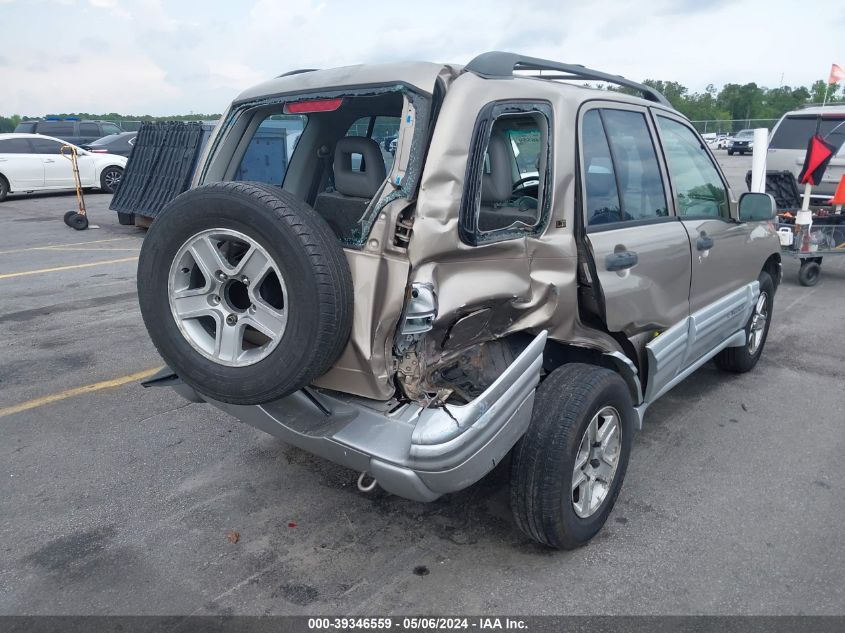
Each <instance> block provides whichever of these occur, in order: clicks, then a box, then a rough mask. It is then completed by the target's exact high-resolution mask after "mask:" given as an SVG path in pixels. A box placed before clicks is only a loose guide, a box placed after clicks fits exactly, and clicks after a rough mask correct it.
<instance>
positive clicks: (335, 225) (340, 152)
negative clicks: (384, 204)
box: [314, 136, 387, 239]
mask: <svg viewBox="0 0 845 633" xmlns="http://www.w3.org/2000/svg"><path fill="white" fill-rule="evenodd" d="M356 154H358V155H360V156H361V162H360V168H359V169H353V160H352V157H353V156H354V155H356ZM386 177H387V172H386V170H385V168H384V159H383V158H382V155H381V150H380V149H379V146H378V143H376V142H375V141H374V140H372V139H369V138H366V137H363V136H347V137H344V138H342V139H340V140H339V141H338V142H337V145H335V150H334V188H335V191H333V192H330V193H329V192H323V193H320V194H318V195H317V198H316V200H315V201H314V210H315V211H316V212H317V213H319V214H320V215H321V216H322V217H323V219H324V220H326V222H327V223H328V224H329V226H330V227H332V229H333V230H334V232H335V233H336V234H337V236H338V237H340V238H346V239H356V238H358V237H360V236H357V235H355V233H354V232H355V230H356V229H357V228H358V227H359V226H360V222H361V216H363V214H364V211H366V209H367V206H368V205H369V203H370V200H372V198H373V197H374V196H375V195H376V194H377V193H378V190H379V188H381V185H382V183H383V182H384V179H385V178H386Z"/></svg>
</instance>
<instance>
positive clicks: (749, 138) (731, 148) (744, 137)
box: [727, 130, 754, 156]
mask: <svg viewBox="0 0 845 633" xmlns="http://www.w3.org/2000/svg"><path fill="white" fill-rule="evenodd" d="M727 146H728V156H733V155H734V154H740V155H742V154H745V153H750V152H752V151H753V150H754V130H740V131H739V132H737V133H736V134H734V135H733V136H731V137H730V138H728V141H727Z"/></svg>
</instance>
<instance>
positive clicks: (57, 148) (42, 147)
mask: <svg viewBox="0 0 845 633" xmlns="http://www.w3.org/2000/svg"><path fill="white" fill-rule="evenodd" d="M29 142H30V143H32V153H33V154H61V148H62V144H61V143H58V142H56V141H52V140H50V139H48V138H33V139H30V141H29Z"/></svg>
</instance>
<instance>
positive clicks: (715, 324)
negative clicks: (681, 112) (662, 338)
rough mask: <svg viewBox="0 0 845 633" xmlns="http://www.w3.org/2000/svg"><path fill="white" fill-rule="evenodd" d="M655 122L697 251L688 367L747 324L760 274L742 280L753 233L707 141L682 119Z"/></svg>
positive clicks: (694, 252) (665, 117)
mask: <svg viewBox="0 0 845 633" xmlns="http://www.w3.org/2000/svg"><path fill="white" fill-rule="evenodd" d="M656 119H657V124H658V128H659V130H660V137H661V141H662V144H663V151H664V154H665V157H666V163H667V166H668V169H669V177H670V181H671V185H672V192H673V194H674V195H673V198H674V200H673V204H674V206H675V210H676V213H677V215H678V217H680V218H681V220H682V223H683V226H684V227H685V228H686V230H687V233H689V240H690V244H691V246H692V283H691V284H690V296H689V302H690V317H691V324H690V341H689V350H688V352H687V363H686V364H688V365H689V364H692V363H693V362H695V361H696V360H698V359H699V358H701V357H702V356H703V355H704V354H707V353H708V352H710V351H711V350H712V349H713V348H714V347H715V346H716V345H718V344H720V343H721V342H722V341H724V339H725V338H727V337H728V336H730V335H731V334H733V333H734V332H736V331H737V330H739V329H740V328H742V327H743V326H744V325H745V324H744V322H743V319H744V315H745V313H746V312H745V311H744V310H743V309H742V307H743V306H744V305H745V302H747V301H749V296H748V292H747V290H748V288H747V286H748V284H749V283H750V282H752V281H754V280H755V279H756V278H757V277H756V274H757V271H751V272H752V273H753V276H752V278H745V277H744V276H743V275H746V276H747V275H748V274H749V270H748V265H747V252H748V249H747V244H746V242H747V241H748V238H749V228H748V225H747V224H740V223H739V222H738V221H737V220H735V219H734V218H733V217H732V214H731V206H732V202H731V196H730V190H729V189H728V186H727V184H726V183H725V180H724V178H722V175H721V172H720V171H719V169H718V167H717V166H716V164H715V163H714V161H713V159H712V156H711V154H710V152H709V151H708V150H707V149H706V148H705V146H704V142H703V141H702V140H701V138H700V137H699V136H698V133H697V132H695V130H693V129H692V128H691V127H690V126H689V124H687V123H686V122H684V121H683V120H681V119H680V118H675V117H672V116H669V115H664V114H663V113H662V112H661V113H660V114H657V116H656ZM744 287H745V291H743V288H744Z"/></svg>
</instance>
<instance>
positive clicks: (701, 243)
mask: <svg viewBox="0 0 845 633" xmlns="http://www.w3.org/2000/svg"><path fill="white" fill-rule="evenodd" d="M695 247H696V248H697V249H698V250H700V251H709V250H710V249H711V248H713V238H712V237H709V236H707V235H706V234H705V233H702V234H701V235H700V236H699V237H698V239H697V240H696V241H695Z"/></svg>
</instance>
